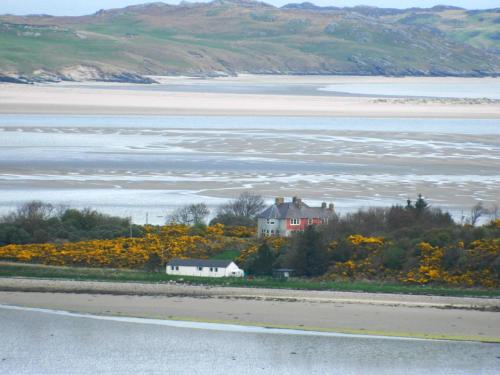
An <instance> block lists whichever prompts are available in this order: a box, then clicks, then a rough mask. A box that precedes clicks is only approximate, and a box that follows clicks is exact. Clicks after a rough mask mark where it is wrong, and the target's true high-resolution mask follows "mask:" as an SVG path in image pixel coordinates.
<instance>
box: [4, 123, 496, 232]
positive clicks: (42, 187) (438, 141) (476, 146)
mask: <svg viewBox="0 0 500 375" xmlns="http://www.w3.org/2000/svg"><path fill="white" fill-rule="evenodd" d="M499 125H500V124H499V122H498V121H496V120H427V119H334V118H333V119H332V118H283V117H255V118H252V117H156V116H155V117H153V116H151V117H147V116H126V117H121V116H22V115H19V116H17V115H10V116H2V117H0V152H1V158H0V212H6V211H8V210H10V209H12V208H14V207H15V206H16V205H18V204H20V203H21V202H24V201H27V200H30V199H42V200H44V201H50V202H53V203H61V204H65V205H70V206H74V207H89V206H90V207H94V208H97V209H100V210H102V211H104V212H109V213H112V214H119V215H122V216H132V217H133V218H134V220H135V221H136V222H144V220H145V217H146V213H148V214H149V219H150V222H158V223H160V222H163V221H164V218H165V215H166V214H167V213H168V212H169V211H170V210H171V209H173V208H175V207H177V206H179V205H181V204H186V203H190V202H203V201H205V202H206V203H208V204H209V205H212V206H213V205H216V204H219V203H221V202H224V201H226V200H227V199H228V198H231V197H234V196H236V195H238V194H239V192H241V191H243V190H247V189H253V190H255V191H257V192H260V193H262V194H263V195H264V196H266V197H267V198H269V199H272V197H274V196H276V195H282V196H292V195H300V196H302V197H304V198H305V199H306V200H308V201H309V202H310V203H313V204H318V203H320V202H321V201H333V202H335V203H336V205H337V209H338V210H339V211H340V212H345V211H348V210H352V209H356V208H358V207H367V206H382V205H389V204H393V203H405V201H406V199H407V198H408V197H410V198H413V197H415V196H416V195H417V193H419V192H421V193H423V194H424V195H425V196H427V197H428V198H429V200H430V202H431V203H432V204H433V205H434V206H436V207H443V208H445V209H450V210H452V211H453V213H454V214H455V216H456V217H457V218H458V219H459V220H460V219H461V217H462V216H465V215H466V213H467V212H468V210H469V209H470V207H472V205H473V204H474V203H475V202H477V201H483V202H484V204H485V205H486V206H489V205H493V204H494V203H495V202H499V201H500V199H499V198H500V197H499V194H500V193H499V192H500V172H499V171H500V138H499V137H498V135H500V126H499ZM462 212H464V214H463V215H462Z"/></svg>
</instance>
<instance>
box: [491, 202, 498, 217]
mask: <svg viewBox="0 0 500 375" xmlns="http://www.w3.org/2000/svg"><path fill="white" fill-rule="evenodd" d="M499 211H500V209H499V207H498V203H494V204H493V205H492V206H491V208H490V209H489V213H490V218H491V220H496V219H498V218H499Z"/></svg>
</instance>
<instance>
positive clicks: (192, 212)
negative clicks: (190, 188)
mask: <svg viewBox="0 0 500 375" xmlns="http://www.w3.org/2000/svg"><path fill="white" fill-rule="evenodd" d="M209 214H210V210H209V209H208V207H207V205H206V204H205V203H197V204H190V205H187V206H183V207H180V208H178V209H177V210H175V211H174V212H173V213H172V214H171V215H170V216H169V217H168V220H167V221H168V222H171V223H178V224H186V225H193V224H203V223H204V220H205V218H206V217H207V216H208V215H209Z"/></svg>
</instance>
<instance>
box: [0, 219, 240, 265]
mask: <svg viewBox="0 0 500 375" xmlns="http://www.w3.org/2000/svg"><path fill="white" fill-rule="evenodd" d="M145 230H146V234H145V236H144V237H142V238H117V239H114V240H92V241H81V242H74V243H62V244H30V245H8V246H3V247H0V259H4V260H12V261H16V262H33V263H42V264H47V265H60V266H66V265H67V266H87V267H114V268H140V267H144V266H145V265H146V264H147V262H148V261H149V259H150V258H151V257H152V256H156V257H157V258H158V259H159V260H160V261H161V262H168V261H169V260H170V259H172V258H207V257H209V256H211V255H214V254H217V253H219V252H222V251H224V250H226V249H227V248H228V247H239V248H244V247H245V246H247V247H248V244H247V243H245V240H244V239H240V238H233V239H232V238H228V237H225V236H224V227H223V226H222V225H221V224H217V225H214V226H211V227H208V228H207V234H206V235H205V236H198V235H189V227H187V226H184V225H166V226H163V227H160V228H155V227H152V226H146V227H145Z"/></svg>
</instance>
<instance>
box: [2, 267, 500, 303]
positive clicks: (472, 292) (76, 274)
mask: <svg viewBox="0 0 500 375" xmlns="http://www.w3.org/2000/svg"><path fill="white" fill-rule="evenodd" d="M0 277H26V278H44V279H65V280H88V281H91V280H92V281H116V282H141V283H161V282H169V281H170V282H172V281H178V282H182V283H189V284H193V285H213V286H234V287H248V288H273V289H296V290H332V291H352V292H369V293H395V294H418V295H436V296H457V297H500V291H499V290H484V289H460V288H450V287H434V286H414V285H410V286H408V285H401V284H395V283H377V282H361V281H355V282H340V281H323V282H320V281H314V280H307V279H290V280H287V281H283V280H277V279H271V278H266V277H256V278H253V279H242V278H223V279H218V278H202V277H187V276H171V275H167V274H164V273H156V272H145V271H134V270H122V269H121V270H116V269H109V268H106V269H99V268H77V267H54V266H42V265H32V264H13V263H3V262H0Z"/></svg>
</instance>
